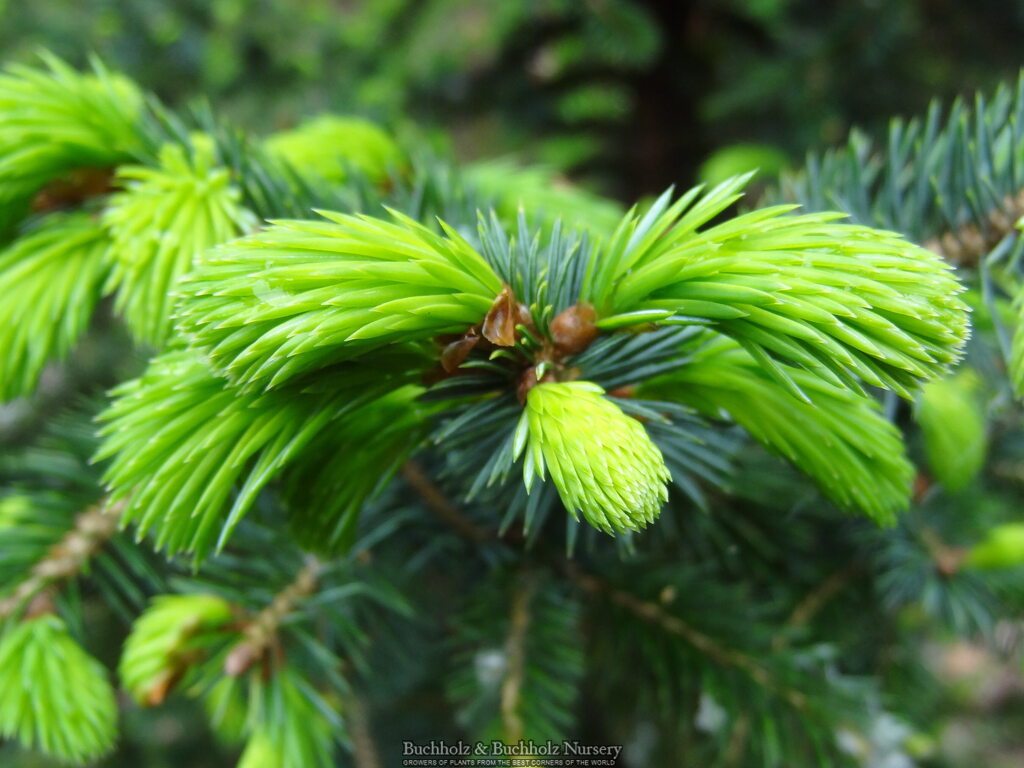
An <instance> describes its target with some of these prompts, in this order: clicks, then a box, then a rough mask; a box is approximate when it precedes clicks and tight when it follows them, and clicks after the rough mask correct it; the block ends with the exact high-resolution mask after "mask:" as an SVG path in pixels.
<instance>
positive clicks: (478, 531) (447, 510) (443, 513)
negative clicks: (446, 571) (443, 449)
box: [402, 460, 493, 541]
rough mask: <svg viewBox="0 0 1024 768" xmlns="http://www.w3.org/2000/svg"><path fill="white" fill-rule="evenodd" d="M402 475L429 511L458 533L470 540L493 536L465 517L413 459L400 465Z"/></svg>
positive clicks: (482, 539) (481, 539)
mask: <svg viewBox="0 0 1024 768" xmlns="http://www.w3.org/2000/svg"><path fill="white" fill-rule="evenodd" d="M402 477H403V478H404V479H405V481H406V482H407V483H408V484H409V485H410V486H412V488H413V490H414V491H416V493H418V494H419V495H420V498H421V499H423V502H424V503H425V504H426V505H427V507H428V508H429V509H430V511H432V512H433V513H434V514H435V515H436V516H437V517H438V519H440V520H441V522H443V523H445V524H446V525H448V526H450V527H451V528H454V529H455V531H456V532H458V533H459V534H460V535H462V536H463V537H465V538H467V539H470V540H471V541H486V540H487V539H490V538H493V536H492V535H491V534H490V533H489V532H488V531H487V530H486V529H484V528H481V527H480V526H479V525H477V524H476V523H474V522H473V521H472V520H470V519H469V518H467V517H466V516H465V515H464V514H463V513H462V510H461V509H459V508H458V507H457V506H455V505H454V504H453V503H452V502H451V501H449V500H448V497H447V496H445V495H444V493H443V492H442V491H441V489H440V488H438V487H437V486H436V485H434V482H433V481H432V480H431V479H430V478H429V477H427V473H426V472H424V471H423V469H422V468H421V467H420V465H419V464H417V463H416V462H415V461H412V460H409V461H407V462H405V464H403V465H402Z"/></svg>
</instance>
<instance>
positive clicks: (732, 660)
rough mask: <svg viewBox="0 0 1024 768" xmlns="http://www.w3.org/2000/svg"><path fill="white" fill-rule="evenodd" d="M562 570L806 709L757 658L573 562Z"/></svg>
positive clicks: (592, 591)
mask: <svg viewBox="0 0 1024 768" xmlns="http://www.w3.org/2000/svg"><path fill="white" fill-rule="evenodd" d="M562 567H563V570H564V571H565V572H566V574H567V575H568V576H569V578H571V579H572V580H573V581H574V582H575V583H576V584H577V585H579V586H580V587H581V588H582V589H583V590H584V591H585V592H589V593H590V594H604V595H606V596H607V598H608V599H609V600H611V602H613V603H614V604H616V605H618V606H620V607H622V608H624V609H626V610H627V611H629V612H630V613H632V614H633V615H634V616H637V617H638V618H641V619H643V620H644V621H647V622H650V623H652V624H656V625H657V626H659V627H660V628H661V629H663V630H664V631H665V632H668V633H669V634H671V635H675V636H676V637H679V638H681V639H682V640H684V641H686V642H687V643H689V644H690V645H692V646H693V647H694V648H696V649H697V650H698V651H700V652H701V653H703V654H704V655H705V656H707V657H709V658H710V659H712V660H713V661H715V662H717V663H718V664H721V665H722V666H729V667H735V668H738V669H742V670H743V671H744V672H746V673H747V675H748V676H749V677H750V678H751V679H752V680H753V681H754V682H755V683H757V684H758V685H761V686H764V687H765V688H769V689H771V690H774V691H776V692H778V693H780V694H781V695H782V696H783V697H784V698H785V699H786V700H787V701H788V702H789V703H790V704H791V705H792V706H794V707H795V708H797V709H800V710H804V709H806V707H807V697H806V696H804V694H802V693H801V692H800V691H795V690H792V689H790V688H785V687H784V686H782V685H780V684H779V683H778V682H777V681H776V680H775V678H774V677H773V675H772V674H771V672H770V671H769V670H768V669H767V668H766V667H765V666H764V665H763V664H761V663H760V662H758V661H757V660H756V659H754V658H752V657H750V656H748V655H746V654H745V653H741V652H740V651H737V650H734V649H732V648H726V647H724V646H721V645H719V644H718V643H717V642H715V641H714V640H713V639H712V638H710V637H708V636H707V635H705V634H704V633H703V632H701V631H700V630H698V629H695V628H694V627H691V626H690V625H689V624H687V623H686V622H685V621H683V620H682V619H680V618H679V617H678V616H674V615H672V614H671V613H668V612H667V611H666V610H665V609H664V608H662V607H661V606H660V605H658V604H657V603H655V602H653V601H650V600H643V599H642V598H639V597H637V596H636V595H633V594H630V593H629V592H626V591H625V590H623V589H619V588H618V587H614V586H612V585H611V584H608V583H606V582H604V581H602V580H601V579H599V578H598V577H596V576H594V575H592V574H589V573H585V572H584V571H582V570H581V569H580V568H579V566H577V565H576V564H575V563H573V562H571V561H564V563H563V566H562Z"/></svg>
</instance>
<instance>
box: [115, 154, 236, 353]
mask: <svg viewBox="0 0 1024 768" xmlns="http://www.w3.org/2000/svg"><path fill="white" fill-rule="evenodd" d="M118 181H119V182H120V183H121V185H123V186H124V187H125V190H124V191H123V192H120V193H118V194H116V195H114V196H113V197H112V198H111V200H110V202H109V206H108V207H107V209H106V210H105V211H104V214H103V223H104V225H105V226H106V227H107V228H108V229H109V230H110V236H111V239H112V241H113V244H112V253H113V256H114V259H113V270H112V272H111V275H110V280H109V281H108V283H107V287H106V290H107V291H108V292H110V291H113V290H114V289H115V288H116V289H117V301H116V305H115V308H116V309H117V311H118V312H119V313H120V314H121V315H123V316H124V319H125V322H126V323H127V324H128V327H129V328H130V329H131V331H132V333H133V334H134V335H135V337H136V338H137V339H138V340H139V341H141V342H144V343H147V344H150V345H152V346H154V347H161V346H163V344H164V342H165V341H166V339H167V336H168V334H169V332H170V329H171V314H172V308H173V304H174V293H173V291H174V286H175V283H176V282H177V280H178V278H179V277H180V276H181V275H182V274H183V273H184V272H185V271H187V270H188V268H189V267H190V266H191V264H192V260H193V258H195V257H196V256H197V255H198V254H200V253H202V252H203V251H205V250H206V249H207V248H210V247H211V246H214V245H217V244H219V243H223V242H226V241H227V240H230V239H232V238H233V237H236V236H237V235H239V234H241V233H242V232H243V231H245V230H246V229H249V228H252V227H253V226H254V225H255V219H254V217H252V216H251V214H249V213H248V212H247V211H246V210H245V209H244V208H242V206H241V204H240V202H239V200H240V194H239V192H238V190H237V189H236V188H235V187H233V186H232V185H231V179H230V174H229V172H228V171H227V170H226V169H224V168H218V167H217V163H216V158H215V155H214V149H213V145H212V143H211V142H210V140H209V139H208V138H206V137H204V136H196V137H194V138H193V146H192V152H191V154H189V153H187V152H186V149H185V148H184V147H182V146H180V145H176V144H169V145H166V146H164V147H163V148H162V149H161V151H160V166H159V167H157V168H150V167H147V166H138V165H131V166H123V167H121V168H120V169H119V170H118Z"/></svg>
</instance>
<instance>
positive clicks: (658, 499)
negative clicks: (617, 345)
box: [513, 381, 671, 534]
mask: <svg viewBox="0 0 1024 768" xmlns="http://www.w3.org/2000/svg"><path fill="white" fill-rule="evenodd" d="M603 395H604V390H603V389H602V388H601V387H599V386H598V385H597V384H593V383H591V382H585V381H573V382H567V383H561V384H560V383H541V384H537V385H536V386H535V387H533V388H532V389H531V390H530V392H529V394H528V395H527V396H526V410H525V411H523V415H522V417H521V418H520V420H519V426H518V427H517V429H516V435H515V443H514V446H513V455H514V456H515V457H516V458H518V457H519V455H520V454H522V453H523V451H524V450H525V451H526V458H525V460H524V462H523V482H524V483H525V484H526V490H527V491H529V490H530V489H531V488H532V487H533V483H534V478H535V477H539V478H540V479H542V480H543V479H544V477H545V471H548V472H550V473H551V479H552V481H553V482H554V484H555V487H556V488H558V493H559V495H560V496H561V497H562V502H563V503H564V504H565V508H566V510H568V511H569V513H570V514H572V515H573V517H576V516H577V515H578V514H579V513H580V512H582V513H583V516H584V517H585V518H586V520H587V522H589V523H590V524H591V525H593V526H594V527H595V528H599V529H601V530H602V531H604V532H605V533H610V534H613V533H616V532H619V533H621V532H623V531H635V530H639V529H641V528H644V527H646V526H647V525H649V524H650V523H652V522H653V521H654V520H655V518H656V517H657V516H658V514H659V513H660V512H661V505H662V504H664V503H665V502H666V501H667V500H668V488H667V487H666V484H667V483H668V481H669V480H670V479H671V478H670V475H669V471H668V469H667V468H666V467H665V462H664V459H663V458H662V455H661V451H659V450H658V447H657V446H656V445H655V444H654V443H653V442H652V441H651V438H650V437H649V436H648V435H647V432H646V431H645V430H644V428H643V425H642V424H640V422H639V421H637V420H636V419H634V418H632V417H630V416H627V415H626V414H624V413H623V412H622V411H621V410H620V409H619V408H618V407H617V406H616V405H615V404H614V403H613V402H612V401H611V400H608V399H607V398H605V397H603Z"/></svg>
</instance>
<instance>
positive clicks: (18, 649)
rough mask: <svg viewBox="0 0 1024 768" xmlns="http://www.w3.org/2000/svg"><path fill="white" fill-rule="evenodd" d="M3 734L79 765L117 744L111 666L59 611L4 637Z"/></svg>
mask: <svg viewBox="0 0 1024 768" xmlns="http://www.w3.org/2000/svg"><path fill="white" fill-rule="evenodd" d="M0 736H3V737H4V738H5V739H16V740H17V741H18V742H20V743H21V745H22V746H24V747H26V748H29V749H38V750H40V751H41V752H43V753H44V754H47V755H50V756H52V757H55V758H57V759H59V760H61V761H62V762H66V763H72V764H77V765H84V764H87V763H91V762H93V761H95V760H97V759H98V758H100V757H101V756H102V755H104V754H106V753H107V752H109V751H110V750H111V749H112V748H113V746H114V741H115V739H116V737H117V701H116V699H115V696H114V690H113V688H112V687H111V685H110V682H109V681H108V679H107V672H106V669H104V667H103V665H102V664H100V662H99V661H97V660H96V659H94V658H93V657H92V656H90V655H89V654H88V653H86V652H85V651H84V650H83V649H82V647H81V646H79V645H78V643H76V642H75V641H74V639H72V637H71V635H70V633H69V632H68V630H67V627H66V626H65V624H64V622H63V621H62V620H61V619H60V618H58V617H57V616H56V615H54V614H44V615H42V616H37V617H33V618H29V619H26V620H24V621H22V622H20V623H18V624H16V625H15V626H13V627H9V628H8V629H7V630H6V631H5V633H4V634H3V636H2V638H0Z"/></svg>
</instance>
